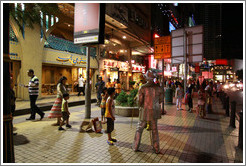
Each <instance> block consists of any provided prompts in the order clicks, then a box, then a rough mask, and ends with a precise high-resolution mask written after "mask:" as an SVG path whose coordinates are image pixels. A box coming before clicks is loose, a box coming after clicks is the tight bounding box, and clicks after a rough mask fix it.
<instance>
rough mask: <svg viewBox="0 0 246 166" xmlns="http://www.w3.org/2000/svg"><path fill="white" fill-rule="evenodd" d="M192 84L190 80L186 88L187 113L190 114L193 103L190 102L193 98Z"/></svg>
mask: <svg viewBox="0 0 246 166" xmlns="http://www.w3.org/2000/svg"><path fill="white" fill-rule="evenodd" d="M193 89H194V87H193V84H192V82H191V80H189V81H188V88H187V100H188V106H189V109H188V111H189V112H190V113H192V108H193V101H192V96H193Z"/></svg>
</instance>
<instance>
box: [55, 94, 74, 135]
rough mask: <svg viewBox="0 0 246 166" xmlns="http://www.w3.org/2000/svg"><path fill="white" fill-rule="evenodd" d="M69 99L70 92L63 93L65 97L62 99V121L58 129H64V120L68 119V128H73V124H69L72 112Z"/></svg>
mask: <svg viewBox="0 0 246 166" xmlns="http://www.w3.org/2000/svg"><path fill="white" fill-rule="evenodd" d="M68 99H69V94H68V93H64V94H63V99H62V109H61V111H62V119H63V120H62V121H61V122H60V126H59V128H58V130H64V128H62V125H63V124H64V122H65V121H66V127H67V128H71V127H72V126H71V125H70V124H69V115H70V112H69V111H68V102H67V100H68Z"/></svg>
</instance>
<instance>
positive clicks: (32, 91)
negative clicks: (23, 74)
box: [25, 69, 44, 120]
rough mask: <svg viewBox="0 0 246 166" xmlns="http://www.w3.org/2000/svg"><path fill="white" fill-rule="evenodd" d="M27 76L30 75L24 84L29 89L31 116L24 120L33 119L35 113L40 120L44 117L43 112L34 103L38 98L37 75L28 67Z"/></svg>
mask: <svg viewBox="0 0 246 166" xmlns="http://www.w3.org/2000/svg"><path fill="white" fill-rule="evenodd" d="M27 74H28V76H29V77H31V80H30V81H29V84H28V85H25V87H26V88H28V90H29V98H30V105H31V116H30V117H29V118H27V119H26V120H35V116H36V113H38V114H39V115H40V120H42V119H43V118H44V113H43V112H42V111H41V110H40V109H39V108H38V106H37V105H36V101H37V98H38V90H39V87H38V86H39V80H38V77H37V76H35V75H34V71H33V70H32V69H29V70H28V72H27Z"/></svg>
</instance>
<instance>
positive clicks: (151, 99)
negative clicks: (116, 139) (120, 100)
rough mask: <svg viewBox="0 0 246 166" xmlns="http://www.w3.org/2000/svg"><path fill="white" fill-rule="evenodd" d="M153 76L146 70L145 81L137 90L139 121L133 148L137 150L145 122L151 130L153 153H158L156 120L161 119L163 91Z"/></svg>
mask: <svg viewBox="0 0 246 166" xmlns="http://www.w3.org/2000/svg"><path fill="white" fill-rule="evenodd" d="M154 78H155V76H154V73H153V72H152V71H147V73H146V80H147V83H146V84H143V85H142V86H141V87H140V89H139V91H138V105H139V122H138V125H137V130H136V134H135V138H134V142H133V146H132V148H133V150H134V151H138V148H139V146H140V142H141V136H142V133H143V130H144V128H145V126H146V124H147V123H149V124H150V126H151V130H152V146H153V150H154V152H155V153H159V151H160V148H159V134H158V129H157V121H158V119H161V107H160V103H161V102H163V100H164V99H163V93H162V90H161V87H160V86H159V85H156V84H155V83H154V82H153V79H154Z"/></svg>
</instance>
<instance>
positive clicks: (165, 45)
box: [154, 36, 172, 59]
mask: <svg viewBox="0 0 246 166" xmlns="http://www.w3.org/2000/svg"><path fill="white" fill-rule="evenodd" d="M171 55H172V53H171V36H163V37H159V38H155V40H154V56H155V59H168V58H171Z"/></svg>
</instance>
